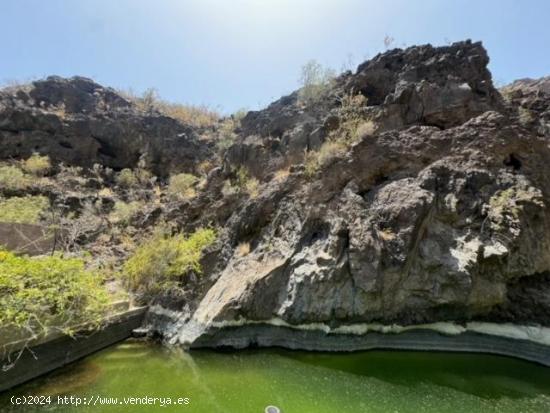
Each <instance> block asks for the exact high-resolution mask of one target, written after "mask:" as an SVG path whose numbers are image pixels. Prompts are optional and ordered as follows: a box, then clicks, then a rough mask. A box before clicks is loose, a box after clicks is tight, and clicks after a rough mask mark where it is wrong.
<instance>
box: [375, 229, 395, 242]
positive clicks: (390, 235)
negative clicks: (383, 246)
mask: <svg viewBox="0 0 550 413" xmlns="http://www.w3.org/2000/svg"><path fill="white" fill-rule="evenodd" d="M378 236H379V237H380V238H381V239H383V240H384V241H391V240H392V239H394V238H395V232H393V231H392V230H391V229H390V228H384V229H383V230H380V231H378Z"/></svg>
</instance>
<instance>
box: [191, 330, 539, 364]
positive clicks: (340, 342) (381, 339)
mask: <svg viewBox="0 0 550 413" xmlns="http://www.w3.org/2000/svg"><path fill="white" fill-rule="evenodd" d="M251 346H253V347H284V348H288V349H292V350H309V351H341V352H350V351H361V350H376V349H378V350H384V349H395V350H417V351H450V352H468V353H486V354H496V355H502V356H509V357H515V358H519V359H523V360H527V361H532V362H535V363H539V364H542V365H544V366H548V367H550V346H546V345H544V344H540V343H535V342H532V341H527V340H519V339H513V338H507V337H499V336H495V335H488V334H481V333H474V332H470V331H467V332H464V333H462V334H457V335H446V334H441V333H438V332H436V331H433V330H422V329H418V330H409V331H404V332H401V333H377V332H368V333H366V334H363V335H355V334H327V333H324V332H322V331H319V330H296V329H291V328H287V327H278V326H273V325H266V324H259V325H244V326H241V327H224V328H220V329H214V330H211V331H209V332H207V333H206V334H203V335H201V336H200V337H199V338H198V339H197V340H195V341H194V342H193V343H192V344H191V348H205V347H206V348H219V347H230V348H236V349H242V348H246V347H251Z"/></svg>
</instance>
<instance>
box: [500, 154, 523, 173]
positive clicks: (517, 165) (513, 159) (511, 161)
mask: <svg viewBox="0 0 550 413" xmlns="http://www.w3.org/2000/svg"><path fill="white" fill-rule="evenodd" d="M503 163H504V165H506V166H511V167H512V168H513V169H514V171H519V170H520V169H521V160H520V159H519V157H518V156H517V155H516V154H514V153H511V154H510V155H508V157H507V158H506V159H505V160H504V161H503Z"/></svg>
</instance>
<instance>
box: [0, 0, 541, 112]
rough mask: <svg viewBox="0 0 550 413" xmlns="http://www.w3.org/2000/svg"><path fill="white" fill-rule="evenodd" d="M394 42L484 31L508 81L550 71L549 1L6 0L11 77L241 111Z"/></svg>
mask: <svg viewBox="0 0 550 413" xmlns="http://www.w3.org/2000/svg"><path fill="white" fill-rule="evenodd" d="M386 35H389V36H391V37H393V38H394V39H395V42H394V46H395V47H401V46H403V45H413V44H423V43H432V44H434V45H442V44H446V43H447V42H449V41H451V42H452V41H458V40H462V39H466V38H471V39H473V40H482V41H483V43H484V44H485V47H486V48H487V49H488V50H489V54H490V56H491V63H490V69H491V71H492V73H493V78H494V79H495V80H496V81H497V82H498V83H507V82H509V81H511V80H514V79H517V78H521V77H540V76H543V75H548V74H550V53H549V45H550V1H547V0H523V1H521V0H477V1H473V0H446V1H443V0H439V1H438V0H417V1H413V0H409V1H405V0H376V1H374V0H156V1H152V0H151V1H148V0H78V1H76V0H74V1H73V0H47V1H45V0H0V38H1V39H2V48H1V50H2V57H1V58H0V81H9V80H28V79H33V78H37V77H44V76H47V75H50V74H57V75H61V76H73V75H83V76H88V77H91V78H93V79H95V80H96V81H98V82H99V83H102V84H104V85H108V86H113V87H117V88H124V89H128V88H131V89H133V90H134V91H136V92H141V91H143V90H145V89H146V88H149V87H154V88H156V89H157V90H158V91H159V93H160V95H161V96H163V97H164V98H166V99H168V100H172V101H177V102H183V103H192V104H206V105H208V106H211V107H213V108H218V109H219V110H221V111H223V112H226V113H229V112H232V111H235V110H237V109H239V108H243V107H244V108H249V109H255V108H258V107H261V106H264V105H266V104H268V103H269V102H270V101H272V100H274V99H276V98H278V97H280V96H281V95H283V94H286V93H289V92H291V91H292V90H294V89H296V88H297V87H298V79H299V75H300V68H301V66H302V65H303V64H304V63H305V62H306V61H308V60H310V59H316V60H318V61H319V62H321V63H322V64H324V65H327V66H331V67H333V68H336V69H340V68H341V67H343V66H345V67H349V66H350V65H351V64H353V65H352V66H353V67H354V68H355V66H356V65H357V64H358V63H360V62H361V61H363V60H365V58H367V57H372V56H374V55H375V54H376V53H378V52H380V51H382V50H383V49H384V44H383V39H384V37H385V36H386Z"/></svg>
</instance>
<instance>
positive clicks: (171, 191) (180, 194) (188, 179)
mask: <svg viewBox="0 0 550 413" xmlns="http://www.w3.org/2000/svg"><path fill="white" fill-rule="evenodd" d="M198 181H199V178H197V177H196V176H195V175H191V174H186V173H182V174H177V175H174V176H172V177H170V183H169V184H168V195H170V196H171V197H173V198H193V197H195V196H196V194H197V193H196V191H195V184H196V183H197V182H198Z"/></svg>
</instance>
